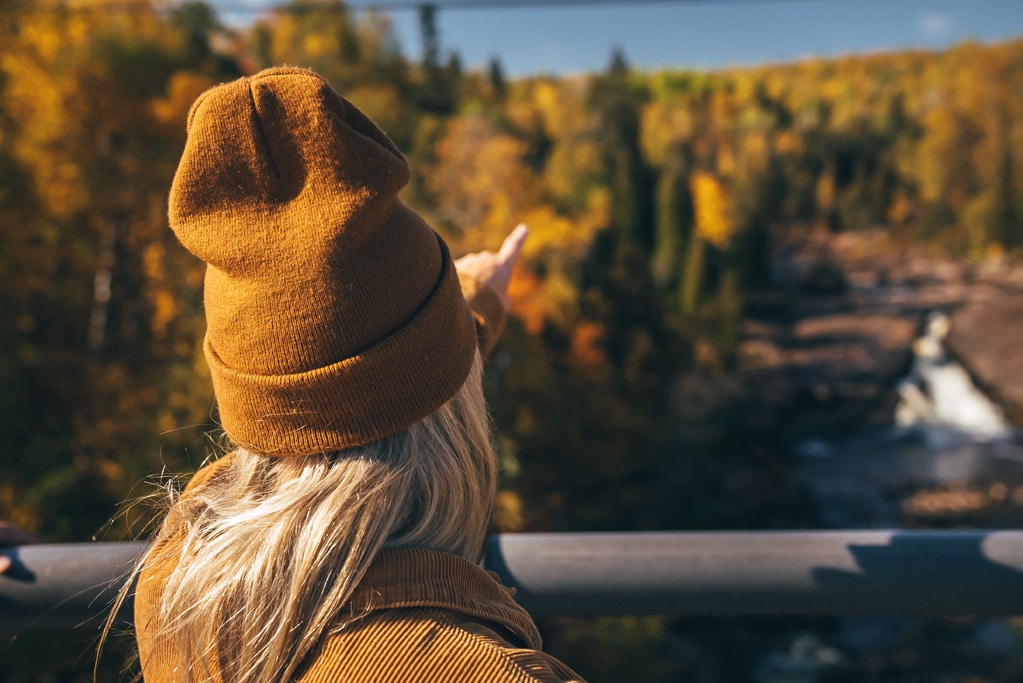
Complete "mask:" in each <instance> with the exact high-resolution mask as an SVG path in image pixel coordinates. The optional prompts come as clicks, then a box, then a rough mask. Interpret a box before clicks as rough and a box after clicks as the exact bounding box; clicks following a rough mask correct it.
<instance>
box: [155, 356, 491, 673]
mask: <svg viewBox="0 0 1023 683" xmlns="http://www.w3.org/2000/svg"><path fill="white" fill-rule="evenodd" d="M481 374H482V372H481V361H480V358H479V354H477V356H476V360H475V362H474V364H473V367H472V370H471V372H470V374H469V377H468V379H467V380H466V382H465V383H464V385H463V386H462V388H461V389H460V390H459V392H458V393H457V394H456V395H455V396H454V397H453V398H451V399H450V400H449V401H448V402H447V403H446V404H444V405H443V406H442V407H441V408H440V409H438V410H437V411H436V412H434V413H433V414H432V415H430V416H428V417H427V418H425V419H423V420H421V421H420V422H418V423H416V424H414V425H412V426H411V427H409V428H408V429H406V430H404V431H402V432H399V433H397V434H394V435H392V436H389V437H386V438H384V439H382V440H380V441H377V442H374V443H370V444H367V445H365V446H359V447H355V448H349V449H346V450H343V451H338V452H334V453H326V454H321V455H313V456H304V457H268V456H263V455H259V454H255V453H250V452H247V451H244V450H238V451H236V453H235V454H234V457H233V462H232V463H231V464H230V465H229V466H228V467H226V468H225V470H224V471H223V472H221V473H220V474H219V475H218V476H217V477H214V478H213V479H211V480H210V481H208V482H206V483H203V484H202V485H200V486H198V487H196V488H195V490H194V491H192V490H190V491H189V492H188V494H187V495H185V496H181V497H179V498H177V499H176V500H175V501H174V502H173V504H172V509H171V511H170V514H169V516H168V521H167V522H166V523H165V524H164V527H163V529H162V530H161V531H160V533H159V535H158V537H157V538H156V542H155V543H154V544H153V545H152V546H151V549H150V550H149V552H148V553H147V555H146V556H145V557H144V558H143V560H142V563H141V564H150V563H152V564H154V565H157V564H161V563H164V562H170V563H172V566H174V571H173V572H171V573H170V575H169V577H168V579H167V582H166V584H165V586H164V588H163V592H162V599H161V602H160V604H159V605H158V606H156V607H155V614H154V618H155V620H156V623H158V624H159V627H158V631H157V633H156V634H155V640H154V643H153V646H154V647H160V646H161V644H162V645H163V646H164V650H165V651H168V650H169V651H172V652H174V653H175V656H176V657H180V662H179V667H178V670H179V671H180V672H181V673H182V680H184V681H189V682H191V681H199V680H208V679H209V678H212V677H213V675H214V674H213V671H214V670H215V668H216V669H219V672H220V676H221V679H222V680H224V681H231V682H232V683H270V682H273V683H279V682H280V681H286V680H292V678H294V677H295V676H296V674H298V673H299V672H300V670H301V667H302V665H303V663H305V662H306V660H307V659H308V658H309V657H310V656H311V655H312V654H313V653H314V652H315V651H316V648H317V646H318V645H319V644H320V643H322V641H323V639H324V638H326V637H327V636H329V635H330V634H332V633H335V632H336V631H337V630H339V629H343V628H345V627H346V626H348V625H350V624H351V623H352V622H354V621H355V620H357V619H358V618H359V617H360V616H361V615H359V614H356V613H353V612H352V610H350V609H348V608H347V603H348V601H349V600H350V598H351V597H352V593H353V591H354V590H355V588H356V586H357V585H358V584H359V582H360V580H361V579H362V577H363V575H364V574H365V572H366V570H367V568H368V567H369V565H370V564H371V563H372V562H373V559H374V558H375V557H376V556H377V554H378V553H379V552H380V551H381V550H383V549H385V548H428V549H432V550H438V551H443V552H447V553H452V554H455V555H458V556H461V557H463V558H465V559H467V560H470V561H473V562H478V561H479V560H480V558H481V557H482V552H483V548H484V543H485V540H486V535H487V531H488V527H489V522H490V515H491V511H492V506H493V500H494V495H495V487H496V463H495V458H494V454H493V449H492V446H491V431H490V423H489V416H488V414H487V409H486V404H485V401H484V397H483V391H482V387H481ZM169 538H173V539H174V540H173V541H172V542H170V543H161V541H163V540H164V539H169ZM214 662H215V665H214V664H212V663H214ZM143 665H144V663H143ZM214 667H215V668H214Z"/></svg>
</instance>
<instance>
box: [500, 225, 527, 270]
mask: <svg viewBox="0 0 1023 683" xmlns="http://www.w3.org/2000/svg"><path fill="white" fill-rule="evenodd" d="M527 235H529V228H527V227H526V224H525V223H519V224H518V225H517V226H516V227H515V229H514V230H512V231H511V233H510V234H509V235H508V236H507V237H505V238H504V243H503V244H501V251H500V252H498V254H497V256H498V258H499V259H500V260H501V261H502V262H504V263H507V262H509V261H514V260H515V259H516V258H518V256H519V252H520V251H522V245H523V243H524V242H525V241H526V236H527Z"/></svg>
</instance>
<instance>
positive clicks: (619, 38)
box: [211, 0, 1023, 77]
mask: <svg viewBox="0 0 1023 683" xmlns="http://www.w3.org/2000/svg"><path fill="white" fill-rule="evenodd" d="M433 1H434V2H435V3H436V4H438V5H440V7H441V9H440V10H439V11H438V27H439V30H440V40H441V46H442V49H443V50H444V51H456V52H457V53H458V54H459V56H460V57H461V60H462V64H463V66H464V67H466V68H470V69H472V68H480V67H483V66H485V65H486V64H487V63H488V62H489V61H490V60H491V59H492V58H495V57H496V58H498V59H499V60H500V62H501V65H502V67H503V68H504V72H505V74H506V75H507V76H511V77H520V76H527V75H533V74H551V75H557V76H565V75H571V74H576V73H582V72H593V71H601V70H603V69H605V68H606V67H607V65H608V63H609V61H610V55H611V52H612V50H613V49H614V48H615V47H619V48H621V49H622V50H623V51H624V54H625V57H626V60H627V62H628V63H629V65H630V66H633V67H638V68H644V69H657V68H661V67H672V68H719V67H725V66H731V65H750V64H762V63H770V62H781V61H792V60H796V59H799V58H802V57H809V56H834V55H840V54H847V53H863V52H876V51H887V50H895V49H904V48H927V49H940V48H943V47H947V46H950V45H953V44H955V43H958V42H962V41H964V40H977V41H980V42H994V41H1000V40H1006V39H1009V38H1013V37H1023V0H702V1H701V0H695V1H689V2H663V1H662V2H639V1H637V2H628V1H623V2H621V3H619V4H603V5H601V4H595V5H586V4H583V3H581V2H580V3H579V4H576V5H574V6H561V7H558V6H551V7H542V6H541V7H528V8H518V9H492V8H483V9H456V8H445V7H444V4H445V1H446V0H433ZM486 1H488V0H479V2H478V4H481V3H482V2H486ZM493 1H494V2H495V4H500V3H501V0H493ZM577 1H578V0H577ZM221 3H223V4H224V5H225V6H231V7H235V8H237V7H239V6H240V5H248V6H252V7H259V6H265V5H268V4H276V3H272V2H269V1H268V0H212V2H211V4H212V5H213V6H214V7H216V6H217V5H218V4H221ZM228 3H229V4H228ZM348 4H349V5H350V6H351V7H355V8H358V7H362V6H364V5H365V4H367V3H366V2H365V0H350V2H349V3H348ZM390 14H391V16H392V18H393V20H394V26H395V29H396V33H397V35H398V38H399V40H400V42H401V45H402V49H403V52H404V53H405V55H406V56H408V57H411V58H413V59H418V58H419V56H420V54H421V50H420V40H419V32H418V24H417V15H416V12H415V11H414V10H391V11H390ZM255 16H256V15H255V14H254V13H252V12H248V13H243V14H231V15H229V14H227V13H223V14H222V18H223V19H225V20H226V21H228V22H229V23H232V24H236V25H237V24H239V23H244V22H246V21H251V20H252V19H253V18H254V17H255Z"/></svg>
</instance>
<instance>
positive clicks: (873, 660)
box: [739, 232, 1023, 683]
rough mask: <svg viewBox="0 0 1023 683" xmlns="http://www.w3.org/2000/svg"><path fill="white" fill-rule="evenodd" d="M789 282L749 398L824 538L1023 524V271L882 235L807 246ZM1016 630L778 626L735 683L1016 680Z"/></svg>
mask: <svg viewBox="0 0 1023 683" xmlns="http://www.w3.org/2000/svg"><path fill="white" fill-rule="evenodd" d="M783 266H784V267H783V268H782V274H783V275H784V281H785V282H786V283H787V288H786V291H785V293H784V295H783V296H782V297H776V298H775V299H770V298H767V297H765V300H764V301H760V302H754V305H753V307H752V309H751V313H752V316H751V319H750V322H749V323H748V325H747V330H746V338H745V341H744V342H743V346H742V353H741V359H740V373H739V375H740V377H742V378H743V379H742V381H741V382H740V384H741V385H742V386H743V387H744V388H745V389H747V390H749V391H750V392H751V394H752V396H753V397H754V398H752V399H750V401H751V403H752V404H757V405H760V406H763V408H764V410H765V411H766V412H765V415H766V414H769V415H770V417H769V419H765V421H764V424H763V430H764V433H765V434H767V433H768V432H767V430H769V429H771V428H775V429H778V430H780V432H781V434H783V437H782V439H781V440H782V443H781V448H782V449H783V450H785V451H786V452H787V453H788V456H789V458H790V463H791V465H790V468H789V470H788V478H789V479H790V480H794V481H795V482H797V486H799V487H803V488H805V490H807V491H809V493H810V495H811V496H812V497H813V498H814V500H815V501H816V511H817V513H818V515H819V518H818V519H817V520H815V522H816V523H817V524H820V525H822V526H825V527H832V528H869V527H875V528H876V527H896V528H897V527H902V528H967V527H973V528H1019V527H1020V526H1021V525H1023V439H1021V438H1020V433H1019V431H1018V430H1019V427H1020V426H1021V425H1023V343H1021V342H1023V268H1020V267H1019V266H1016V267H1012V266H1011V265H1010V264H1009V263H1008V262H1007V261H1006V260H1004V259H1000V258H998V259H988V260H986V261H984V262H982V263H980V264H976V265H966V264H964V263H960V262H955V261H951V260H945V259H939V258H934V257H932V256H929V255H927V254H926V253H924V252H922V251H920V250H897V249H894V248H893V247H892V246H891V245H890V244H889V243H888V242H887V238H886V237H885V235H884V233H882V232H878V233H858V234H851V235H841V236H836V237H830V238H818V239H816V240H812V241H811V242H810V244H809V247H807V246H805V245H804V246H803V247H801V248H800V250H799V251H798V252H793V253H789V254H787V255H786V259H785V261H784V263H783ZM758 307H759V308H758ZM971 380H973V382H972V383H971ZM974 383H975V384H976V386H977V387H980V389H981V390H982V392H980V391H978V390H977V388H976V387H975V386H974ZM984 394H986V395H987V397H990V398H991V399H992V401H991V402H988V401H987V398H985V396H984ZM1021 629H1023V620H1011V619H944V620H942V619H920V618H914V617H877V618H873V617H871V618H864V617H842V618H836V619H833V620H825V621H822V622H811V621H804V622H803V623H801V624H800V623H796V622H793V623H788V624H783V623H781V622H778V623H775V624H774V627H773V634H772V635H771V636H763V637H765V638H770V645H769V648H770V651H769V654H768V655H766V656H762V655H761V656H760V658H759V659H757V661H756V662H755V663H752V662H751V663H750V664H748V665H747V667H748V668H747V669H746V671H745V672H744V673H743V674H741V675H740V679H741V680H755V681H759V682H771V683H782V682H792V681H861V680H871V681H909V680H911V681H978V682H979V681H992V682H994V681H1009V680H1023V641H1021V636H1020V633H1021ZM751 671H752V673H750V672H751Z"/></svg>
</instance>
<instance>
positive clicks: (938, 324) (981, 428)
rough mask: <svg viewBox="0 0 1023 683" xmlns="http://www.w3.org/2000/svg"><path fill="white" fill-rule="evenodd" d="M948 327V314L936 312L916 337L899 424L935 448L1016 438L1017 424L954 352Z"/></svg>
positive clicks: (901, 394)
mask: <svg viewBox="0 0 1023 683" xmlns="http://www.w3.org/2000/svg"><path fill="white" fill-rule="evenodd" d="M948 329H949V320H948V317H947V316H945V315H944V314H943V313H935V314H932V315H931V316H930V318H929V319H928V322H927V328H926V330H925V332H924V334H923V336H921V337H920V338H918V339H917V340H916V341H915V342H914V344H913V352H914V356H915V358H914V360H913V367H912V369H911V370H910V373H909V376H908V377H906V379H904V380H903V381H902V383H901V384H900V385H899V387H898V392H899V403H898V405H897V407H896V409H895V424H896V426H897V428H899V429H900V430H901V431H902V432H903V433H912V434H916V435H918V436H919V437H920V438H922V439H923V441H924V443H926V444H927V445H928V446H930V447H931V448H935V449H941V448H948V447H950V446H955V445H958V444H963V443H968V442H973V443H976V442H992V441H1001V440H1005V439H1009V438H1012V436H1013V428H1012V425H1011V424H1010V423H1009V421H1008V420H1007V419H1006V418H1005V414H1004V413H1003V412H1002V410H1001V409H1000V408H999V407H998V406H997V405H995V404H994V403H993V402H992V401H991V400H990V399H988V398H987V397H986V396H985V395H984V394H982V393H981V392H980V390H979V389H977V387H976V386H974V384H973V381H972V380H971V379H970V376H969V373H967V372H966V370H965V369H964V368H963V367H962V366H961V365H959V364H958V363H957V362H955V361H954V360H952V359H951V358H949V357H948V354H947V353H946V351H945V345H944V341H945V337H946V336H947V334H948Z"/></svg>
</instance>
